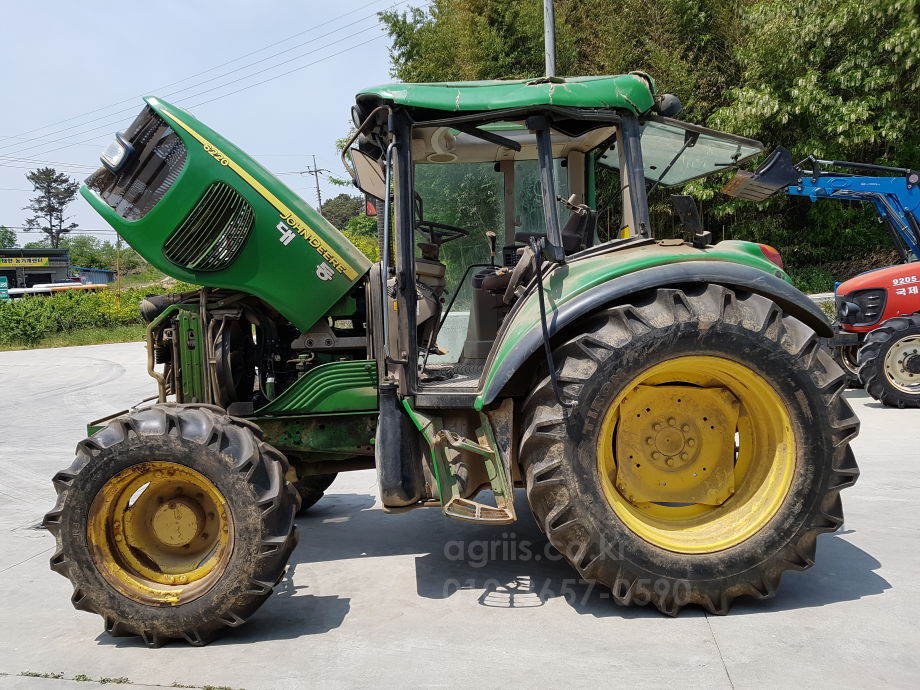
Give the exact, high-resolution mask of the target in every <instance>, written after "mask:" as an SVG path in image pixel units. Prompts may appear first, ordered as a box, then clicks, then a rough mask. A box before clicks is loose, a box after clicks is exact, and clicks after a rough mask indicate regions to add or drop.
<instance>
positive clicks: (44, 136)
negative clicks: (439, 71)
mask: <svg viewBox="0 0 920 690" xmlns="http://www.w3.org/2000/svg"><path fill="white" fill-rule="evenodd" d="M406 2H408V0H402V1H401V2H397V3H394V4H391V5H390V6H389V7H388V9H389V8H391V7H398V6H399V5H402V4H405V3H406ZM343 16H344V15H343ZM375 16H376V13H374V14H372V15H368V16H365V17H362V18H361V19H358V20H356V21H354V22H351V23H349V24H346V25H344V26H341V27H339V28H337V29H334V30H332V31H328V32H326V33H323V34H320V35H319V36H316V37H314V38H313V39H311V40H310V41H305V42H303V43H299V44H297V45H295V46H292V47H290V48H286V49H284V50H281V51H278V52H276V53H273V54H272V55H269V56H268V57H265V58H261V59H259V60H256V61H253V62H251V63H248V64H246V65H243V66H242V67H238V68H235V69H232V70H230V71H228V72H225V73H224V74H220V75H217V76H216V77H213V78H210V79H206V80H204V81H201V82H198V83H196V84H192V85H191V86H187V87H184V88H182V89H178V90H176V91H171V92H169V93H166V94H164V97H171V96H175V95H177V94H180V93H182V92H184V91H190V90H192V89H194V88H197V87H198V86H203V85H205V84H208V83H211V82H213V81H215V80H218V79H223V78H224V77H228V76H231V75H233V74H235V73H237V72H241V71H243V70H246V69H249V68H250V67H253V66H255V65H257V64H260V63H262V62H265V61H266V60H270V59H272V58H274V57H277V56H279V55H282V54H284V53H288V52H290V51H292V50H295V49H296V48H299V47H301V46H303V45H307V44H308V43H312V42H314V41H316V40H317V39H321V38H325V37H327V36H331V35H333V34H336V33H338V32H340V31H343V30H344V29H347V28H349V27H351V26H355V25H356V24H360V23H361V22H364V21H366V20H367V19H369V18H372V17H375ZM376 28H378V27H377V26H376V25H374V26H370V27H365V28H364V29H361V30H359V31H356V32H353V33H351V34H348V35H347V36H343V37H340V38H337V39H336V40H335V41H333V42H331V43H327V44H325V45H322V46H319V47H316V48H313V49H311V50H308V51H306V52H304V53H301V54H300V55H296V56H294V57H291V58H288V59H287V60H282V61H281V62H278V63H276V64H274V65H270V66H268V67H265V68H263V69H260V70H257V71H255V72H252V73H251V74H247V75H245V76H242V77H239V78H236V79H235V80H233V81H228V82H225V83H223V84H219V85H217V86H214V87H212V88H210V89H206V90H205V91H201V92H198V93H194V94H191V95H190V96H188V98H189V99H191V98H197V97H199V96H202V95H204V94H206V93H210V92H212V91H215V90H217V89H220V88H223V87H226V86H230V85H232V84H234V83H237V82H239V81H240V80H245V79H250V78H252V77H254V76H256V75H258V74H263V73H264V72H267V71H270V70H272V69H275V68H277V67H280V66H282V65H285V64H289V63H290V62H293V61H295V60H299V59H301V58H303V57H306V56H307V55H311V54H314V53H316V52H319V51H320V50H324V49H326V48H329V47H331V46H333V45H336V44H337V43H340V42H341V41H343V40H346V39H349V38H352V37H354V36H357V35H359V34H361V33H364V32H366V31H370V30H372V29H376ZM263 50H264V49H263ZM255 52H260V51H255ZM215 69H216V68H215ZM208 71H213V70H208ZM202 74H203V73H202ZM187 80H188V79H185V80H181V81H187ZM181 81H180V82H174V83H181ZM161 88H165V87H161ZM135 111H136V107H131V108H123V109H121V110H118V111H115V112H112V113H109V114H107V115H104V116H101V117H98V118H93V119H90V120H87V121H86V122H84V123H81V124H80V125H77V126H80V127H82V126H85V125H89V124H92V123H94V122H100V121H101V120H107V118H112V117H114V116H116V115H121V114H124V113H129V112H135ZM121 121H122V118H121V117H119V118H118V119H115V120H107V121H106V122H105V123H103V124H100V125H98V126H95V127H91V128H90V129H86V130H83V131H81V132H76V133H71V134H68V136H66V137H59V138H57V139H47V137H51V136H54V135H55V134H61V133H64V132H71V130H72V128H64V129H60V130H56V131H54V132H48V133H46V134H41V135H38V136H35V137H31V138H29V139H24V140H22V141H21V142H18V143H15V144H6V145H0V150H4V149H9V148H16V147H18V146H20V145H21V144H24V143H28V142H30V141H38V140H43V141H38V143H35V144H32V145H30V146H26V147H22V148H16V150H15V151H12V152H10V153H8V154H6V155H8V156H13V155H15V154H18V153H22V152H24V151H29V150H32V149H35V148H40V147H42V146H46V145H47V144H53V143H59V142H66V141H71V137H77V136H82V135H84V134H89V133H90V132H95V131H98V130H101V129H106V128H108V127H111V126H112V125H113V124H117V123H119V122H121ZM65 122H66V120H65ZM97 138H100V137H93V139H97ZM88 141H91V140H88ZM78 143H83V142H78ZM59 148H63V147H57V148H53V149H48V150H47V151H44V152H42V153H49V152H51V151H56V150H58V149H59ZM38 155H41V154H38Z"/></svg>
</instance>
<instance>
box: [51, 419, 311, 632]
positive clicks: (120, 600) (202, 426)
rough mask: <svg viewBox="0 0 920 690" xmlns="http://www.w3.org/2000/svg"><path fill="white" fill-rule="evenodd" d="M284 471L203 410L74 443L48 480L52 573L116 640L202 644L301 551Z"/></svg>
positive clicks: (246, 431) (251, 435) (273, 454)
mask: <svg viewBox="0 0 920 690" xmlns="http://www.w3.org/2000/svg"><path fill="white" fill-rule="evenodd" d="M287 471H288V463H287V460H286V459H285V457H284V456H283V455H282V454H281V453H280V452H278V451H277V450H276V449H274V448H272V447H271V446H269V445H267V444H266V443H264V442H263V441H262V440H261V432H260V431H259V430H258V429H257V428H254V427H253V426H252V425H251V424H249V423H247V422H245V421H244V420H240V419H236V418H234V417H229V416H227V415H226V413H224V411H223V410H221V409H220V408H216V407H211V406H203V405H173V404H163V405H153V406H151V407H148V408H145V409H142V410H139V411H137V412H133V413H131V414H127V415H124V416H122V417H118V418H116V419H114V420H112V421H111V422H109V423H108V425H107V426H106V427H104V428H103V429H101V430H100V431H98V432H97V433H95V434H93V435H92V436H90V437H89V438H87V439H85V440H84V441H81V442H80V443H79V444H78V446H77V456H76V459H75V460H74V463H73V464H72V465H71V466H70V468H68V469H67V470H64V471H62V472H58V473H57V475H55V477H54V485H55V488H56V490H57V493H58V500H57V504H56V505H55V507H54V509H53V510H52V511H51V512H50V513H48V514H47V515H46V516H45V520H44V525H45V526H46V527H47V528H48V529H49V530H50V531H51V532H52V534H54V536H55V538H56V540H57V550H56V552H55V554H54V555H53V556H52V558H51V567H52V569H53V570H55V571H57V572H59V573H61V574H62V575H64V576H65V577H67V578H68V579H69V580H70V581H71V582H72V584H73V587H74V590H73V596H72V598H71V600H72V602H73V605H74V606H75V607H76V608H77V609H80V610H83V611H88V612H91V613H97V614H99V615H100V616H102V618H103V620H104V622H105V630H106V631H107V632H108V633H109V634H111V635H113V636H122V635H139V636H141V637H142V638H143V640H144V642H145V643H146V644H147V645H149V646H151V647H157V646H159V645H161V644H163V643H164V642H166V641H168V640H169V639H171V638H182V639H185V640H187V641H188V642H189V643H191V644H193V645H203V644H207V642H209V641H210V640H211V639H213V638H214V637H215V636H216V635H217V634H219V633H220V632H222V631H224V630H225V629H227V628H234V627H236V626H238V625H241V624H242V623H243V622H244V621H245V620H246V619H247V618H248V617H249V616H251V615H252V614H253V613H254V612H255V610H256V609H257V608H258V607H259V606H260V605H261V604H262V603H263V602H264V601H265V600H266V599H267V598H268V596H269V595H270V594H271V592H272V588H273V587H274V585H275V584H277V582H278V581H279V580H280V578H281V577H282V575H283V574H284V569H285V565H286V563H287V559H288V557H289V556H290V554H291V551H292V550H293V549H294V546H295V545H296V543H297V534H296V531H295V530H294V522H293V520H294V513H295V511H296V509H297V506H298V503H299V498H298V496H297V492H296V491H295V490H294V487H293V486H292V485H291V484H290V483H288V482H287V481H286V479H285V474H286V473H287Z"/></svg>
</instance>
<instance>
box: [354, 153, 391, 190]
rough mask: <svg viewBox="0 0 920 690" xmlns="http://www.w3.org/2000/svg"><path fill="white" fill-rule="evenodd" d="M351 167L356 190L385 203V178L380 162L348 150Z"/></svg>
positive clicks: (364, 154) (366, 155)
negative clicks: (356, 186)
mask: <svg viewBox="0 0 920 690" xmlns="http://www.w3.org/2000/svg"><path fill="white" fill-rule="evenodd" d="M348 154H349V157H350V158H351V163H352V166H353V169H352V174H353V175H354V178H355V184H356V185H358V189H360V190H361V191H362V192H364V193H365V194H367V195H368V196H372V197H374V198H375V199H380V200H381V201H385V200H386V198H387V184H386V177H385V176H384V174H383V169H382V168H381V167H380V162H379V161H378V160H377V159H376V158H372V157H371V156H369V155H368V154H366V153H364V152H363V151H360V150H359V149H349V151H348Z"/></svg>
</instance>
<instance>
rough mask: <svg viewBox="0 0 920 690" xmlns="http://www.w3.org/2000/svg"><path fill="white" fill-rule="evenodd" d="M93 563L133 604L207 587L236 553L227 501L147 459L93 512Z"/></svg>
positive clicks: (173, 599)
mask: <svg viewBox="0 0 920 690" xmlns="http://www.w3.org/2000/svg"><path fill="white" fill-rule="evenodd" d="M87 537H88V540H89V542H90V543H91V544H93V545H94V548H93V551H92V555H93V561H94V563H95V565H96V567H97V569H98V570H99V573H100V574H101V575H102V576H103V578H105V579H106V580H107V581H108V582H109V583H110V584H111V585H112V586H113V587H114V588H115V589H117V590H118V591H119V592H121V593H122V594H124V595H125V596H127V597H130V598H131V599H134V600H135V601H139V602H142V603H145V604H151V605H155V606H164V605H165V606H174V605H177V604H180V603H185V602H188V601H191V600H193V599H195V598H197V597H198V596H201V594H202V593H203V592H205V591H207V590H208V588H209V587H211V586H212V585H213V583H214V582H215V581H216V580H217V578H218V577H219V576H220V574H221V572H222V570H223V568H224V567H225V566H226V564H227V561H228V560H229V558H230V554H231V553H232V550H233V538H232V518H231V516H230V514H229V510H228V506H227V503H226V500H225V499H224V497H223V495H222V494H221V492H220V491H219V490H218V489H217V487H216V486H215V485H214V484H213V483H212V482H211V481H210V480H209V479H208V478H206V477H205V476H204V475H202V474H201V473H199V472H197V471H195V470H192V469H191V468H189V467H186V466H184V465H179V464H176V463H172V462H159V461H152V462H146V463H140V464H138V465H133V466H131V467H129V468H127V469H125V470H123V471H122V472H120V473H119V474H117V475H115V476H114V477H112V478H111V479H110V480H109V481H108V482H106V484H105V485H104V486H103V487H102V489H101V490H100V491H99V493H98V494H97V496H96V498H95V499H94V500H93V504H92V506H91V507H90V514H89V516H88V521H87Z"/></svg>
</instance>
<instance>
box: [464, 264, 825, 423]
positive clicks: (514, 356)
mask: <svg viewBox="0 0 920 690" xmlns="http://www.w3.org/2000/svg"><path fill="white" fill-rule="evenodd" d="M771 266H772V265H771ZM774 268H775V267H774ZM778 273H779V275H774V274H773V273H769V272H767V271H766V270H764V269H763V268H755V267H752V266H749V265H745V264H741V263H733V262H730V261H713V260H685V261H679V262H678V263H670V264H665V265H659V266H654V267H651V268H644V269H641V270H637V271H634V272H632V273H626V274H625V275H621V276H618V277H614V278H612V279H610V280H608V281H607V282H604V283H601V284H599V285H596V286H595V287H593V288H590V289H588V290H586V291H584V292H581V293H579V294H577V295H575V296H573V297H571V298H570V299H568V300H566V301H564V302H561V303H560V302H554V301H553V300H552V299H550V300H549V301H548V303H547V308H548V309H550V310H551V311H550V312H549V313H548V314H547V329H548V331H549V335H550V337H552V336H553V335H555V334H556V333H559V332H560V331H561V330H562V329H563V328H565V327H566V326H568V325H569V324H571V323H574V322H575V321H576V320H577V319H578V318H580V317H581V316H583V315H586V314H589V313H591V312H594V311H597V310H598V309H600V308H602V307H604V306H605V305H608V304H612V303H614V302H618V301H622V300H623V299H624V298H626V297H628V296H629V295H634V294H637V293H640V292H645V291H647V290H651V289H657V288H666V287H686V286H688V285H693V284H707V283H711V284H718V285H724V286H726V287H729V288H732V289H736V290H744V291H747V292H754V293H757V294H759V295H763V296H764V297H767V298H769V299H771V300H773V301H774V302H776V303H777V304H778V305H779V306H780V308H782V309H783V311H785V312H786V313H787V314H790V315H791V316H794V317H795V318H797V319H799V320H800V321H802V322H803V323H805V324H807V325H808V326H809V327H810V328H812V329H813V330H814V331H815V332H816V333H817V334H818V335H819V336H821V337H825V338H830V337H832V336H833V334H834V333H833V329H832V328H831V325H830V323H829V322H828V320H827V317H825V316H824V313H823V312H822V311H821V309H820V308H819V307H818V305H816V304H815V303H814V302H812V301H811V300H810V299H809V298H808V297H807V296H806V295H805V294H803V293H802V292H800V291H799V290H797V289H796V288H794V287H793V286H792V285H791V284H790V283H788V282H787V281H786V280H784V279H783V278H782V277H780V276H783V275H784V274H783V273H782V272H778ZM550 296H551V295H550ZM531 297H532V296H531ZM526 318H527V314H526V312H525V310H523V309H521V310H518V311H517V312H516V313H515V314H514V315H512V319H513V320H522V319H526ZM509 334H513V339H514V342H513V343H510V342H508V341H509V340H510V338H509ZM542 346H543V334H542V329H541V326H540V322H539V319H537V320H536V323H533V324H527V326H526V327H525V328H524V329H521V328H515V324H514V323H511V324H509V325H508V326H507V327H506V328H504V329H503V332H502V336H501V337H500V339H499V340H498V341H497V342H496V344H495V346H494V347H493V349H492V354H491V356H490V358H489V361H488V362H487V363H486V377H485V385H484V386H483V390H482V393H481V394H480V395H479V397H478V398H477V399H476V403H475V407H476V409H482V407H483V406H485V405H489V404H490V403H492V402H493V401H494V400H495V399H496V398H498V397H499V394H500V393H501V391H502V389H503V388H504V387H505V386H506V385H507V383H508V382H509V381H510V380H511V377H512V376H513V375H514V374H515V373H516V372H517V371H518V370H519V369H520V368H521V367H522V366H524V365H525V364H526V363H527V362H528V361H529V360H530V359H531V358H532V357H533V356H534V355H535V354H536V353H537V352H538V350H539V349H540V348H541V347H542Z"/></svg>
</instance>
